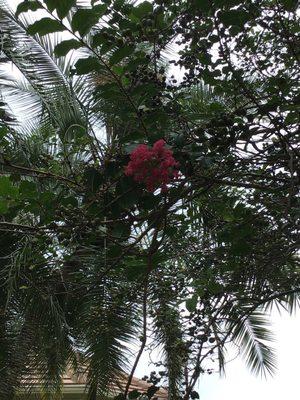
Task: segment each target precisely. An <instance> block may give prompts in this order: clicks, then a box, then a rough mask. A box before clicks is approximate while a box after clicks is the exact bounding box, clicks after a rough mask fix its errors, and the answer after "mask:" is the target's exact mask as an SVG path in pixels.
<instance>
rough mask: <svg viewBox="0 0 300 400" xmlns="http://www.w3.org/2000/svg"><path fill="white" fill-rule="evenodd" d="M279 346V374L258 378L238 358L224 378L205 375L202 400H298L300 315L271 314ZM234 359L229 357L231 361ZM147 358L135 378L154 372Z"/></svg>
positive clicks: (202, 378) (275, 344) (299, 391)
mask: <svg viewBox="0 0 300 400" xmlns="http://www.w3.org/2000/svg"><path fill="white" fill-rule="evenodd" d="M272 326H273V327H274V333H275V337H276V342H275V343H274V344H273V347H274V348H275V350H276V354H277V372H276V374H275V376H273V377H268V378H267V379H264V378H260V377H256V376H254V375H253V374H251V372H250V371H249V370H248V369H247V367H246V366H245V363H244V361H243V360H242V359H241V358H240V357H238V358H236V359H235V360H234V361H231V362H229V363H228V364H227V367H226V370H225V373H226V375H225V377H223V378H220V377H219V375H218V374H212V375H207V374H205V375H203V376H202V377H201V379H200V382H199V385H198V388H196V390H198V392H199V394H200V400H263V399H264V400H269V399H271V400H299V399H300V390H299V386H300V385H299V382H298V379H299V366H298V365H299V360H300V344H299V338H300V315H299V312H298V314H297V315H293V316H290V315H289V314H288V313H283V314H282V315H281V316H280V315H279V314H278V313H277V312H273V314H272ZM232 357H233V355H232V354H228V359H231V358H232ZM152 359H153V357H152ZM152 369H155V368H151V367H148V357H147V355H144V357H143V359H142V360H141V363H140V365H139V366H138V368H137V370H136V373H135V375H136V376H137V377H139V378H141V377H143V375H145V374H149V372H150V371H152Z"/></svg>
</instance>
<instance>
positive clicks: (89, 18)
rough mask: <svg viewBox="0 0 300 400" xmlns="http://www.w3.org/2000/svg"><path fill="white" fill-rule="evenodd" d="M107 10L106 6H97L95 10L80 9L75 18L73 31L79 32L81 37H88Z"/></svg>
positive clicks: (72, 24)
mask: <svg viewBox="0 0 300 400" xmlns="http://www.w3.org/2000/svg"><path fill="white" fill-rule="evenodd" d="M106 9H107V6H106V5H105V4H103V5H100V6H95V7H94V8H93V9H79V10H78V11H76V13H75V14H74V16H73V19H72V23H71V26H72V29H73V30H74V31H78V32H79V33H80V35H81V36H84V35H86V34H87V33H88V32H89V31H90V30H91V28H92V27H93V26H94V25H95V24H97V22H98V21H99V18H100V17H101V16H102V15H103V13H104V12H105V11H106Z"/></svg>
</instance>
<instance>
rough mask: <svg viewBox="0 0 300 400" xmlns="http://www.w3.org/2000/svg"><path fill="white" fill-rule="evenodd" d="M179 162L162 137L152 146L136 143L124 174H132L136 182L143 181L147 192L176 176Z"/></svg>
mask: <svg viewBox="0 0 300 400" xmlns="http://www.w3.org/2000/svg"><path fill="white" fill-rule="evenodd" d="M178 167H179V163H178V161H176V160H175V159H174V157H173V151H172V150H170V149H169V148H168V147H166V142H165V141H164V140H163V139H160V140H158V141H157V142H155V143H154V145H153V147H149V146H147V145H145V144H140V145H138V146H137V147H136V148H135V149H134V150H133V151H132V152H131V154H130V161H129V163H128V165H127V166H126V168H125V174H126V175H127V176H132V178H133V179H134V180H135V181H136V182H138V183H144V184H145V186H146V189H147V190H148V191H149V192H154V191H155V190H156V189H158V188H161V189H162V190H163V191H166V190H167V185H168V184H169V183H170V182H171V181H172V180H174V179H176V178H178V174H179V171H178Z"/></svg>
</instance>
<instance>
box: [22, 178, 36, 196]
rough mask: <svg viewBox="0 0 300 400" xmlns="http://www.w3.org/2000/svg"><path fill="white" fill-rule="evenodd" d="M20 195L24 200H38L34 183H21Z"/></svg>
mask: <svg viewBox="0 0 300 400" xmlns="http://www.w3.org/2000/svg"><path fill="white" fill-rule="evenodd" d="M20 194H21V197H22V198H33V199H34V198H36V196H37V188H36V184H35V183H34V182H30V181H22V182H21V183H20Z"/></svg>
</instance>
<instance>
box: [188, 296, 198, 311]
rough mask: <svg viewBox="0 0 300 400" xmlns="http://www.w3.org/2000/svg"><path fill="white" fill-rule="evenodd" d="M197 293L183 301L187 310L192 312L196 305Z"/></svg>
mask: <svg viewBox="0 0 300 400" xmlns="http://www.w3.org/2000/svg"><path fill="white" fill-rule="evenodd" d="M197 302H198V295H197V294H196V293H195V294H194V295H193V296H192V297H191V298H190V299H187V300H186V302H185V305H186V308H187V310H188V311H189V312H194V311H195V310H196V307H197Z"/></svg>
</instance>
